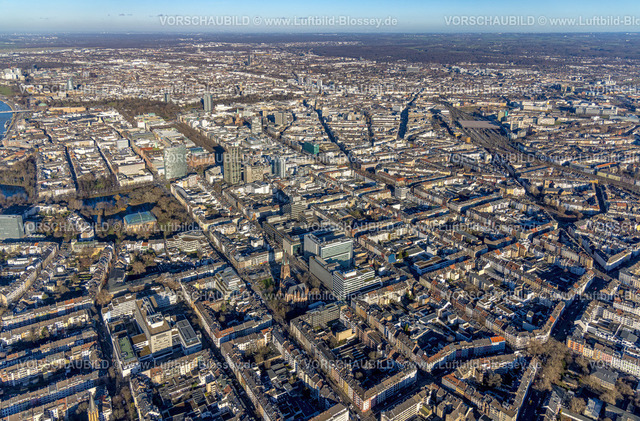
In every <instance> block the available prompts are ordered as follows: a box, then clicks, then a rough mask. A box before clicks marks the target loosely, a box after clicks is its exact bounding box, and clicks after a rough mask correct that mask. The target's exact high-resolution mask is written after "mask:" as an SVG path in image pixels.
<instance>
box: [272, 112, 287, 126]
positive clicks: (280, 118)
mask: <svg viewBox="0 0 640 421" xmlns="http://www.w3.org/2000/svg"><path fill="white" fill-rule="evenodd" d="M273 121H274V123H276V126H284V124H285V123H286V121H287V116H286V114H285V113H284V112H282V111H276V112H275V113H273Z"/></svg>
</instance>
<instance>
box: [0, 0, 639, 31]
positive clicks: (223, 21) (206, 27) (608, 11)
mask: <svg viewBox="0 0 640 421" xmlns="http://www.w3.org/2000/svg"><path fill="white" fill-rule="evenodd" d="M0 10H2V17H0V33H40V34H45V33H96V32H105V33H200V32H203V33H433V32H436V33H440V32H443V33H455V32H465V33H466V32H472V33H473V32H480V33H496V32H536V33H537V32H539V33H553V32H623V33H624V32H634V31H637V30H638V29H640V14H638V15H634V12H633V10H634V3H633V2H631V1H621V2H616V3H615V4H606V5H605V4H603V3H601V2H595V1H586V2H579V1H574V0H571V1H567V2H563V3H557V2H552V1H549V0H543V1H540V2H536V3H535V4H519V3H514V2H507V1H497V2H491V3H490V4H479V3H478V2H472V1H467V0H458V1H454V2H450V3H447V4H442V2H435V1H414V0H408V1H403V2H400V3H390V2H388V1H373V2H366V3H363V2H360V1H358V2H350V3H345V2H338V1H333V0H331V1H327V2H323V3H322V4H321V5H318V6H315V7H309V6H307V5H302V4H290V3H287V2H269V3H268V4H265V3H262V2H257V1H246V2H241V3H236V2H229V1H221V2H218V3H216V4H211V3H208V2H202V1H187V2H180V3H175V2H167V1H160V2H148V1H143V2H136V3H135V4H132V3H131V2H124V1H120V0H118V1H112V2H109V3H108V4H100V5H96V4H91V3H84V2H80V1H76V0H68V1H65V2H56V3H55V4H54V3H50V2H44V1H35V2H33V3H32V4H31V7H29V8H25V7H24V6H23V5H21V4H19V3H16V2H3V3H2V4H1V5H0ZM177 18H179V19H178V20H177V21H176V19H177Z"/></svg>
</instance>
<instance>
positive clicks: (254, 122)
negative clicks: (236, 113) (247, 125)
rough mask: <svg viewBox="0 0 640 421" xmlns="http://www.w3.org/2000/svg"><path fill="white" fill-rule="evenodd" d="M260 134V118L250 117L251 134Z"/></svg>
mask: <svg viewBox="0 0 640 421" xmlns="http://www.w3.org/2000/svg"><path fill="white" fill-rule="evenodd" d="M260 133H262V118H260V116H255V117H251V134H260Z"/></svg>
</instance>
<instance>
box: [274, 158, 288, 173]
mask: <svg viewBox="0 0 640 421" xmlns="http://www.w3.org/2000/svg"><path fill="white" fill-rule="evenodd" d="M273 175H275V176H276V177H279V178H285V177H286V176H287V158H285V157H284V156H279V157H277V158H276V159H275V160H274V161H273Z"/></svg>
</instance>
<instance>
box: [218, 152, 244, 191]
mask: <svg viewBox="0 0 640 421" xmlns="http://www.w3.org/2000/svg"><path fill="white" fill-rule="evenodd" d="M241 175H242V163H241V159H240V148H238V147H231V148H229V149H228V150H227V151H226V152H225V153H224V154H222V176H223V178H224V181H226V182H227V183H228V184H238V183H239V182H240V179H241Z"/></svg>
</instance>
